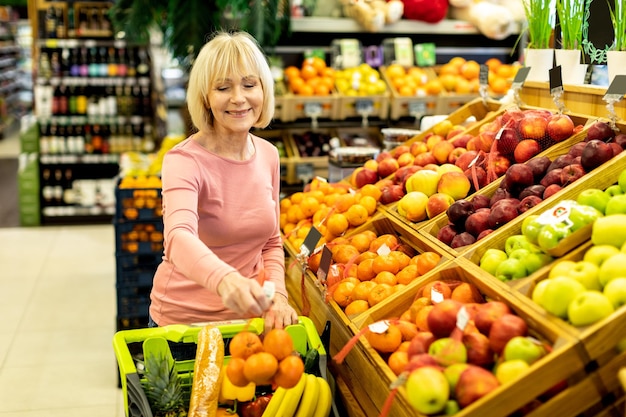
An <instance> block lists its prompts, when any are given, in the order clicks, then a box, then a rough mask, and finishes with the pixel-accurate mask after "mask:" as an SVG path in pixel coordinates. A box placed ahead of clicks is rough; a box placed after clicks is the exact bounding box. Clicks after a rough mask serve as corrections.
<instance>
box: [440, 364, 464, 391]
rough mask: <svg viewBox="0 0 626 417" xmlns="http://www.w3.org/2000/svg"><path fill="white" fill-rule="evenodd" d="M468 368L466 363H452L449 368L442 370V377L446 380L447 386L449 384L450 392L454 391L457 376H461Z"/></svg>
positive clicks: (457, 380) (457, 379)
mask: <svg viewBox="0 0 626 417" xmlns="http://www.w3.org/2000/svg"><path fill="white" fill-rule="evenodd" d="M467 367H468V364H467V363H453V364H452V365H450V366H446V367H445V368H444V370H443V375H444V376H445V377H446V379H447V380H448V384H450V392H454V390H455V389H456V383H457V382H459V376H461V372H463V371H464V370H466V369H467Z"/></svg>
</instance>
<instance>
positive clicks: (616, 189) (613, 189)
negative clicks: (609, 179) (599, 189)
mask: <svg viewBox="0 0 626 417" xmlns="http://www.w3.org/2000/svg"><path fill="white" fill-rule="evenodd" d="M604 192H605V193H606V194H607V195H608V196H609V197H614V196H616V195H621V194H624V191H622V187H620V186H619V184H613V185H611V186H609V187H607V189H606V190H604Z"/></svg>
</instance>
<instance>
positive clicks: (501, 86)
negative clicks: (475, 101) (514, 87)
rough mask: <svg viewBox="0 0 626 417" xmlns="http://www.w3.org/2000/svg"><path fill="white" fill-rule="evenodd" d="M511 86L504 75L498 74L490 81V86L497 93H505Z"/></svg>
mask: <svg viewBox="0 0 626 417" xmlns="http://www.w3.org/2000/svg"><path fill="white" fill-rule="evenodd" d="M509 87H510V86H509V82H508V81H507V80H505V79H504V78H502V77H498V76H496V77H494V78H493V79H491V80H490V81H489V88H491V91H493V92H494V93H496V94H505V93H506V92H507V91H508V90H509Z"/></svg>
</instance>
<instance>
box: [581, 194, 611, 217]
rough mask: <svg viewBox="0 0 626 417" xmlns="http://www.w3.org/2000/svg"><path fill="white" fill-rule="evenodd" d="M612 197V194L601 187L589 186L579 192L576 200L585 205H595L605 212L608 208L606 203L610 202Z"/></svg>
mask: <svg viewBox="0 0 626 417" xmlns="http://www.w3.org/2000/svg"><path fill="white" fill-rule="evenodd" d="M610 199H611V196H609V195H608V194H607V193H605V192H604V191H603V190H600V189H599V188H588V189H586V190H584V191H582V192H581V193H580V194H578V198H576V202H577V203H578V204H582V205H585V206H591V207H594V208H596V209H597V210H598V211H600V212H602V213H604V212H605V209H606V203H608V202H609V200H610Z"/></svg>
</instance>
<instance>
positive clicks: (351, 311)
mask: <svg viewBox="0 0 626 417" xmlns="http://www.w3.org/2000/svg"><path fill="white" fill-rule="evenodd" d="M368 308H370V305H369V304H368V303H367V301H365V300H354V301H352V302H351V303H350V304H348V305H347V306H346V308H345V309H344V311H343V312H344V313H346V315H347V316H353V315H356V314H360V313H363V312H364V311H366V310H367V309H368Z"/></svg>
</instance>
